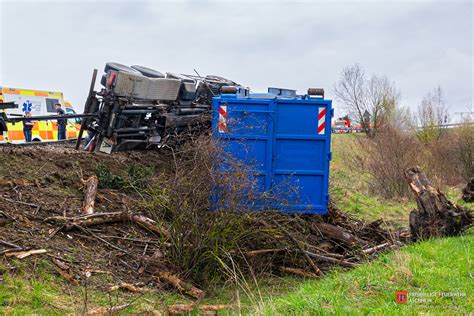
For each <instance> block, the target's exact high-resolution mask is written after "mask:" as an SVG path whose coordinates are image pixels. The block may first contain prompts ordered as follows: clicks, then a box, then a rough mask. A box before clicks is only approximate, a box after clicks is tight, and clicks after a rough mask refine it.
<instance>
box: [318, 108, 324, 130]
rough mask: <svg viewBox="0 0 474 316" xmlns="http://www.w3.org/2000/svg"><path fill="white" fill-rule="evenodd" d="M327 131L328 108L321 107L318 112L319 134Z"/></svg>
mask: <svg viewBox="0 0 474 316" xmlns="http://www.w3.org/2000/svg"><path fill="white" fill-rule="evenodd" d="M325 132H326V108H319V114H318V135H324V133H325Z"/></svg>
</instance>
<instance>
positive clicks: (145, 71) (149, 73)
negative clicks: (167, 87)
mask: <svg viewBox="0 0 474 316" xmlns="http://www.w3.org/2000/svg"><path fill="white" fill-rule="evenodd" d="M131 67H132V68H133V69H135V70H138V71H139V72H140V73H141V74H142V75H144V76H145V77H149V78H164V77H165V75H163V74H162V73H161V72H159V71H158V70H154V69H151V68H147V67H143V66H138V65H133V66H131Z"/></svg>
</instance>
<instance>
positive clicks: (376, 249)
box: [362, 242, 393, 255]
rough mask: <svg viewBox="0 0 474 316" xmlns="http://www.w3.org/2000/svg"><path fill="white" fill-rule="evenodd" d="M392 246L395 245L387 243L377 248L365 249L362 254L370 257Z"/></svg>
mask: <svg viewBox="0 0 474 316" xmlns="http://www.w3.org/2000/svg"><path fill="white" fill-rule="evenodd" d="M391 245H393V244H391V243H389V242H386V243H383V244H380V245H377V246H375V247H372V248H368V249H364V250H362V253H363V254H364V255H370V254H371V253H374V252H377V251H379V250H382V249H385V248H388V247H390V246H391Z"/></svg>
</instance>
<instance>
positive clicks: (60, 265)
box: [51, 258, 78, 285]
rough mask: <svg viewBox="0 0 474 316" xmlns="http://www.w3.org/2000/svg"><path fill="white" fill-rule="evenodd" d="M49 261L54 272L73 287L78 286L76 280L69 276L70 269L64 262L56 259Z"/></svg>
mask: <svg viewBox="0 0 474 316" xmlns="http://www.w3.org/2000/svg"><path fill="white" fill-rule="evenodd" d="M51 261H52V262H53V264H54V268H55V270H56V271H57V272H58V273H59V275H60V276H62V277H63V278H64V279H66V280H67V281H69V282H71V283H72V284H74V285H78V282H77V280H76V279H75V278H74V277H73V276H72V274H71V268H70V267H69V265H67V264H66V263H65V262H62V261H60V260H58V259H56V258H51Z"/></svg>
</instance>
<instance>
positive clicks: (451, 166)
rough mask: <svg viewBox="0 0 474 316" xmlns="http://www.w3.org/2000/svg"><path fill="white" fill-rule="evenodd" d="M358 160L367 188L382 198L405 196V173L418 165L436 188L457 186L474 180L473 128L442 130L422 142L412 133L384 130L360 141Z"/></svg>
mask: <svg viewBox="0 0 474 316" xmlns="http://www.w3.org/2000/svg"><path fill="white" fill-rule="evenodd" d="M360 145H361V146H363V148H364V149H365V151H364V152H363V154H362V155H361V156H363V159H359V160H360V161H363V162H364V165H365V168H366V170H367V171H368V173H369V174H370V176H371V177H370V180H369V189H370V190H371V191H372V192H373V193H376V194H379V195H381V196H383V197H385V198H394V197H405V196H408V195H409V188H408V186H407V185H406V181H405V179H404V171H405V170H406V169H407V168H409V167H413V166H421V167H422V168H423V170H426V173H427V174H428V175H429V177H430V178H431V179H432V180H433V183H435V185H436V186H443V185H457V184H459V183H461V182H463V181H467V180H468V179H470V178H471V177H474V126H473V125H469V124H465V125H464V126H461V127H456V128H451V129H444V131H443V133H442V134H441V136H440V137H439V138H438V139H432V140H431V141H430V142H428V143H425V142H424V141H421V140H420V139H419V138H418V137H417V135H416V134H415V133H413V132H408V131H406V132H405V131H400V130H398V129H395V128H388V127H387V128H383V129H381V130H380V131H379V133H377V135H376V136H375V137H374V138H373V139H363V140H361V141H360Z"/></svg>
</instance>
